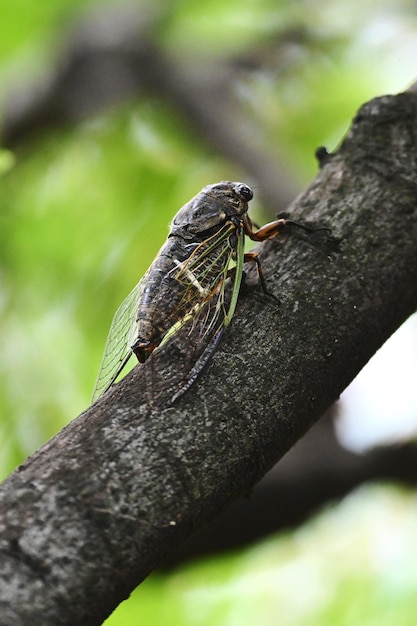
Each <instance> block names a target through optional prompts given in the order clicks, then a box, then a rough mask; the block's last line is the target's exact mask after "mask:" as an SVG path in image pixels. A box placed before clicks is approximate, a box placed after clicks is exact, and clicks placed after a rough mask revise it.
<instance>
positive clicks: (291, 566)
mask: <svg viewBox="0 0 417 626" xmlns="http://www.w3.org/2000/svg"><path fill="white" fill-rule="evenodd" d="M416 76H417V6H416V5H415V3H413V2H411V1H407V0H397V1H396V2H392V1H391V2H388V1H387V2H383V1H382V0H379V1H376V2H372V1H371V0H361V2H357V1H356V0H354V1H353V2H350V3H347V2H342V0H337V1H336V2H335V1H332V2H331V1H330V0H321V2H317V0H316V1H312V0H310V1H308V0H300V1H299V2H290V1H289V0H281V1H273V0H209V1H207V2H204V3H203V2H201V0H172V1H168V0H166V1H165V2H164V1H163V0H159V1H155V0H148V1H146V0H141V1H140V0H137V1H132V2H129V3H127V2H126V3H125V2H117V1H116V0H114V2H102V1H101V2H100V1H98V0H95V1H85V0H83V1H81V0H70V1H68V0H65V1H64V0H54V1H53V2H44V3H41V2H38V3H34V2H33V0H16V1H15V2H8V3H7V2H3V4H2V9H1V19H0V107H1V125H2V144H1V149H0V369H1V385H0V477H1V478H3V477H5V476H7V474H8V473H9V472H10V471H12V470H13V469H14V467H16V466H17V465H18V464H19V463H20V462H21V461H23V460H24V459H25V458H26V457H27V456H28V455H29V454H31V453H32V452H33V451H34V450H35V449H36V448H38V447H39V446H40V445H41V444H42V443H43V442H45V441H46V440H47V439H49V438H50V437H51V436H52V435H54V434H55V433H56V432H57V431H59V430H60V428H62V427H63V426H64V425H65V424H66V423H67V422H68V421H69V420H70V419H72V418H73V417H75V416H76V415H77V414H78V413H80V412H81V411H82V410H83V409H84V408H85V407H86V406H88V404H89V400H90V396H91V390H92V388H93V385H94V380H95V376H96V373H97V369H98V366H99V363H100V359H101V354H102V350H103V347H104V343H105V339H106V334H107V330H108V327H109V325H110V322H111V318H112V315H113V312H114V311H115V310H116V308H117V306H118V305H119V304H120V302H121V301H122V300H123V298H124V297H125V296H126V295H127V294H128V292H129V291H130V289H131V288H132V287H133V286H134V285H135V283H136V282H137V281H138V280H139V279H140V277H141V276H142V275H143V273H144V271H145V270H146V268H147V266H148V265H149V263H150V262H151V261H152V259H153V257H154V256H155V254H156V252H157V250H158V248H159V246H160V245H161V244H162V242H163V241H164V239H165V237H166V233H167V227H168V223H169V221H170V219H171V218H172V216H173V215H174V214H175V213H176V211H177V210H178V209H179V207H180V206H181V205H182V204H184V203H185V202H186V201H187V200H188V199H189V198H190V197H191V196H192V195H194V194H195V193H197V192H198V191H199V190H200V188H201V187H202V186H204V185H206V184H208V183H211V182H216V181H218V180H225V179H231V180H243V181H245V182H248V183H249V184H251V185H253V186H254V187H255V193H256V198H255V200H254V202H253V203H251V204H252V205H253V208H252V209H251V210H253V214H254V215H255V217H256V220H257V221H258V222H262V221H264V220H267V219H272V218H273V215H274V214H275V213H277V212H279V211H282V210H283V209H285V208H286V207H287V205H288V203H289V202H290V201H291V199H292V198H294V197H295V196H296V195H297V194H298V193H299V192H300V191H301V190H302V189H303V187H304V186H305V185H306V184H307V183H308V182H309V181H310V180H311V178H312V177H313V176H314V174H315V172H316V170H317V163H316V161H315V158H314V151H315V149H316V148H317V147H318V146H320V145H325V146H326V147H327V148H328V149H329V150H332V149H335V147H337V144H338V143H339V142H340V141H341V139H342V138H343V135H344V133H345V131H346V129H347V128H348V127H349V124H350V120H351V119H352V117H353V116H354V115H355V113H356V111H357V109H358V107H359V106H360V105H361V104H362V103H364V102H365V101H366V100H368V99H370V98H373V97H375V96H378V95H382V94H386V93H396V92H399V91H402V90H404V89H405V88H407V86H408V85H409V84H410V83H412V82H414V80H415V79H416ZM276 177H278V178H279V179H280V180H282V185H281V189H282V192H281V195H280V196H279V197H276V195H274V196H273V195H272V194H271V193H270V188H269V186H268V180H271V179H275V178H276ZM416 370H417V327H416V320H415V319H414V318H411V319H410V320H409V321H408V322H407V324H406V325H404V327H403V328H402V329H400V331H399V332H398V333H397V334H396V335H395V336H394V337H393V338H392V339H391V340H390V341H389V342H388V343H387V345H386V346H385V347H384V348H383V349H382V350H381V351H380V352H379V353H378V355H377V356H376V357H375V358H374V359H373V360H372V361H371V362H370V364H369V365H368V366H367V367H366V368H365V370H364V371H363V372H362V374H361V375H360V376H359V377H358V379H357V380H356V381H355V382H354V383H353V384H352V385H351V387H350V388H349V389H348V390H347V391H346V393H345V394H344V395H343V396H342V398H341V400H340V402H339V403H338V406H337V407H335V408H334V409H333V410H332V411H331V412H330V413H329V415H327V416H325V417H324V418H323V421H322V423H320V424H319V425H318V426H316V427H315V429H313V431H312V432H311V433H310V434H309V435H308V436H307V437H306V438H305V441H303V442H300V444H299V445H297V446H296V448H295V449H294V451H293V452H291V453H289V455H287V457H286V458H285V459H284V461H283V463H282V464H280V465H279V466H278V469H277V470H273V471H272V472H271V473H270V475H269V476H267V477H266V479H265V480H264V481H263V482H262V483H261V484H260V486H259V487H258V488H257V489H256V490H255V491H254V494H253V496H252V498H251V499H250V500H249V501H248V502H243V503H237V505H236V506H235V507H231V509H230V511H229V512H227V513H226V514H225V515H224V516H223V517H221V518H219V520H216V522H215V523H214V524H213V525H211V526H210V527H209V528H208V529H206V530H205V531H203V532H202V533H200V534H198V535H197V537H196V538H195V539H194V540H193V541H191V542H190V544H189V545H188V546H187V548H186V549H184V551H183V552H182V553H181V554H178V555H177V556H176V557H175V558H173V559H172V561H171V562H170V563H169V564H167V567H166V569H165V570H164V571H162V572H158V573H155V574H154V575H153V576H151V577H150V578H149V580H147V581H146V582H145V583H144V584H143V585H142V586H141V587H140V588H139V589H138V590H137V591H136V592H135V593H134V594H133V595H132V597H131V598H130V599H129V600H128V601H126V602H125V603H123V604H122V605H121V606H120V607H119V608H118V609H117V610H116V611H115V613H114V614H113V615H112V616H111V617H110V618H109V619H108V620H107V621H106V624H107V625H108V626H116V625H125V624H129V625H130V624H147V625H148V626H152V625H154V624H155V625H158V626H159V625H160V624H170V626H175V625H179V626H188V625H190V626H191V625H192V626H206V625H207V626H208V625H210V626H211V625H213V624H216V625H219V626H223V625H224V626H226V625H227V626H229V625H230V626H234V625H235V624H239V626H242V625H245V624H251V625H252V624H254V623H256V624H258V625H260V626H270V625H271V626H272V625H275V624H278V623H279V624H280V625H281V626H298V625H301V624H303V626H305V625H306V624H308V625H309V626H310V625H313V626H314V625H316V624H317V625H320V626H325V625H326V624H329V625H330V624H331V625H332V626H335V625H341V626H342V625H343V626H350V625H353V624H355V625H356V624H361V625H365V626H366V625H367V624H372V625H373V624H378V626H385V625H386V626H390V625H392V624H394V623H396V624H401V625H406V626H407V625H408V624H410V625H411V624H413V625H414V624H415V623H416V619H417V607H416V603H415V597H416V593H417V564H416V563H417V560H416V559H415V553H416V547H417V546H416V544H417V532H416V526H417V524H416V522H417V499H416V497H415V492H414V487H415V482H416V477H417V472H416V470H415V468H416V467H417V465H416V462H417V454H416V451H415V444H414V438H415V432H416V427H417V394H416V392H415V380H416V374H417V371H416Z"/></svg>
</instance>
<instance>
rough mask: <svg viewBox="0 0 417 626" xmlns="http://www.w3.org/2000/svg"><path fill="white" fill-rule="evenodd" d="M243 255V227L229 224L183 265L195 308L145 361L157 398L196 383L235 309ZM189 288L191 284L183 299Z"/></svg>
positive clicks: (169, 398)
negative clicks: (148, 361)
mask: <svg viewBox="0 0 417 626" xmlns="http://www.w3.org/2000/svg"><path fill="white" fill-rule="evenodd" d="M231 235H232V236H231ZM243 257H244V234H243V230H238V229H236V228H235V227H232V229H230V227H225V228H224V229H222V231H220V233H217V235H216V236H215V237H213V240H212V241H205V242H203V244H202V245H201V248H196V250H195V251H194V252H193V254H192V255H191V256H190V258H189V259H188V260H187V261H185V262H184V263H183V264H182V267H181V268H179V272H178V274H177V279H178V280H180V281H181V282H182V283H183V284H184V285H188V286H189V291H190V292H192V293H193V294H198V295H195V296H194V297H195V306H194V307H193V308H192V309H191V312H190V313H189V314H188V315H187V316H185V317H184V318H183V319H182V320H180V321H179V322H178V324H176V325H175V326H174V327H173V328H172V329H171V330H170V331H168V333H167V335H166V336H165V338H164V340H163V342H162V343H161V345H160V346H159V348H158V349H156V350H155V351H154V353H153V354H152V357H151V359H150V363H149V364H148V363H147V364H146V366H147V367H148V368H151V369H150V371H149V373H148V379H149V380H150V384H151V387H152V389H151V398H150V399H151V400H152V401H153V402H155V403H157V404H166V403H171V404H172V403H173V402H175V400H177V398H179V397H180V396H181V395H182V394H183V393H185V392H186V391H187V389H189V387H191V385H192V384H193V382H194V381H195V380H196V378H197V377H198V376H199V375H200V373H201V371H202V370H203V368H204V367H205V365H206V363H207V362H208V360H209V359H210V357H211V355H212V354H213V352H214V351H215V349H216V347H217V345H218V343H219V341H220V338H221V335H222V333H223V331H224V329H225V328H226V326H227V325H228V324H229V323H230V320H231V319H232V316H233V313H234V310H235V308H236V303H237V298H238V295H239V288H240V284H241V279H242V272H243ZM233 264H235V266H234V267H233V268H232V265H233ZM228 278H230V280H228ZM197 285H198V286H199V287H198V288H197V289H196V286H197ZM187 293H188V290H187V289H186V290H185V295H184V298H187ZM149 374H150V375H149Z"/></svg>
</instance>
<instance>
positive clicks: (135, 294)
mask: <svg viewBox="0 0 417 626" xmlns="http://www.w3.org/2000/svg"><path fill="white" fill-rule="evenodd" d="M145 282H146V274H145V276H143V278H142V279H141V280H140V281H139V282H138V284H137V285H136V287H134V288H133V289H132V291H131V292H130V294H129V295H128V296H127V298H125V299H124V300H123V302H122V304H121V305H120V306H119V308H118V309H117V311H116V313H115V314H114V317H113V321H112V323H111V326H110V330H109V334H108V337H107V342H106V346H105V348H104V354H103V359H102V361H101V365H100V369H99V372H98V375H97V379H96V384H95V386H94V391H93V397H92V401H93V402H94V401H95V400H97V398H99V397H100V396H101V395H102V394H103V393H104V392H105V391H107V389H109V388H110V387H111V386H112V385H113V383H114V382H115V381H116V379H117V377H118V376H119V374H120V372H121V371H122V370H123V368H124V367H125V365H126V364H127V362H128V361H129V359H130V357H131V356H132V350H131V348H130V346H131V345H132V343H133V341H134V339H135V338H136V312H137V306H138V301H139V298H140V296H141V293H142V291H143V287H144V284H145Z"/></svg>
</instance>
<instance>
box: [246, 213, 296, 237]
mask: <svg viewBox="0 0 417 626" xmlns="http://www.w3.org/2000/svg"><path fill="white" fill-rule="evenodd" d="M245 217H246V219H245V221H244V225H245V233H246V234H247V235H248V236H249V237H250V238H251V239H252V240H253V241H265V240H266V239H273V238H274V237H276V236H277V235H279V234H280V233H281V231H282V230H284V228H285V227H286V225H287V224H288V222H289V220H286V219H284V218H281V219H279V220H275V222H269V223H268V224H265V226H262V227H261V228H259V229H258V230H253V227H254V223H253V222H252V220H251V219H250V218H249V216H248V215H246V216H245Z"/></svg>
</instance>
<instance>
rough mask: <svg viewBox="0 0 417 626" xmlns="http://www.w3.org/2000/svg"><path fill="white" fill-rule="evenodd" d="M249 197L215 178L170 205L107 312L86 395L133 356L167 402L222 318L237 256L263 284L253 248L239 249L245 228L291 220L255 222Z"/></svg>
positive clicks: (227, 311)
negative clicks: (172, 209)
mask: <svg viewBox="0 0 417 626" xmlns="http://www.w3.org/2000/svg"><path fill="white" fill-rule="evenodd" d="M252 198H253V191H252V189H251V188H250V187H249V186H248V185H246V184H244V183H240V182H230V181H223V182H219V183H216V184H214V185H207V186H206V187H204V188H203V189H202V190H201V191H200V193H198V194H197V195H196V196H195V197H194V198H192V199H191V200H190V201H189V202H187V204H185V205H184V206H183V207H182V208H181V209H180V210H179V211H178V213H177V214H176V215H175V217H174V219H173V221H172V223H171V227H170V230H169V234H168V238H167V240H166V242H165V243H164V244H163V246H162V248H161V249H160V251H159V253H158V255H157V256H156V258H155V260H154V261H153V263H152V264H151V266H150V267H149V269H148V271H147V272H146V273H145V275H144V276H143V278H142V279H141V280H140V281H139V283H138V284H137V285H136V287H135V288H134V289H133V291H132V292H131V293H130V294H129V295H128V296H127V298H126V299H125V300H124V302H123V303H122V304H121V306H120V307H119V308H118V310H117V311H116V313H115V316H114V319H113V322H112V325H111V328H110V332H109V336H108V339H107V344H106V347H105V350H104V356H103V360H102V364H101V368H100V370H99V373H98V377H97V381H96V385H95V389H94V393H93V400H96V399H97V398H98V397H99V396H100V395H101V394H103V393H104V392H105V391H106V390H107V389H109V388H110V387H111V386H112V385H113V384H114V383H115V382H116V380H117V379H118V377H119V375H120V374H121V372H122V370H123V369H124V367H125V366H126V364H127V362H128V361H129V359H130V358H131V356H132V355H134V356H136V358H137V360H138V361H139V363H143V364H145V365H146V367H145V368H144V369H145V373H146V376H147V387H148V389H149V398H150V400H151V401H155V399H161V400H162V401H163V402H164V403H173V402H175V400H176V399H177V398H178V397H180V396H181V395H182V394H183V393H184V392H185V391H186V390H187V389H188V388H189V387H190V386H191V385H192V384H193V382H194V381H195V380H196V378H197V377H198V376H199V374H200V373H201V371H202V369H203V368H204V366H205V364H206V363H207V361H208V359H209V358H210V356H211V355H212V354H213V352H214V350H215V348H216V346H217V345H218V343H219V340H220V337H221V335H222V333H223V332H224V330H225V328H226V327H227V326H228V325H229V324H230V321H231V319H232V317H233V314H234V311H235V308H236V303H237V300H238V295H239V289H240V285H241V281H242V274H243V265H244V263H245V262H247V261H251V262H255V263H256V264H257V266H258V274H259V278H260V281H261V284H262V287H263V289H264V291H265V292H266V291H267V288H266V284H265V280H264V277H263V274H262V270H261V266H260V263H259V260H258V257H257V254H256V253H255V252H249V253H245V251H244V243H245V235H247V236H248V237H249V238H250V239H253V240H254V241H265V240H266V239H272V238H273V237H276V236H277V235H278V234H279V233H280V232H281V231H282V229H283V228H285V226H286V225H287V224H288V223H295V222H292V221H290V220H286V219H284V218H281V219H278V220H275V221H273V222H270V223H269V224H266V225H265V226H263V227H262V228H258V227H257V226H256V225H255V223H254V222H253V221H252V220H251V218H250V217H249V215H248V203H249V201H250V200H252ZM297 225H298V224H297ZM162 351H164V352H165V356H166V355H168V359H169V360H170V361H171V363H172V367H170V368H169V372H168V373H166V372H164V371H161V370H160V368H159V367H158V366H159V359H158V354H159V353H160V352H162ZM166 360H167V359H165V360H164V363H166ZM145 362H146V363H145ZM149 362H151V363H149Z"/></svg>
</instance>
